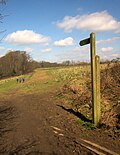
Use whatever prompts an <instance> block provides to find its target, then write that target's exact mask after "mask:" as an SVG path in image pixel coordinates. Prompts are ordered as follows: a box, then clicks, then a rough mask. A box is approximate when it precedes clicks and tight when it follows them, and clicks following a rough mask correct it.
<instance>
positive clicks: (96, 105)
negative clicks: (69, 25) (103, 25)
mask: <svg viewBox="0 0 120 155" xmlns="http://www.w3.org/2000/svg"><path fill="white" fill-rule="evenodd" d="M79 44H80V46H84V45H87V44H90V55H91V82H92V118H93V123H94V125H95V126H98V125H99V123H100V116H101V112H100V111H101V108H100V57H99V56H98V55H96V46H95V33H91V34H90V38H87V39H84V40H81V41H80V43H79Z"/></svg>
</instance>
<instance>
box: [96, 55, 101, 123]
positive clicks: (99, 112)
mask: <svg viewBox="0 0 120 155" xmlns="http://www.w3.org/2000/svg"><path fill="white" fill-rule="evenodd" d="M95 66H96V90H97V94H96V111H97V124H96V125H99V123H100V119H101V118H100V116H101V106H100V57H99V56H98V55H96V56H95Z"/></svg>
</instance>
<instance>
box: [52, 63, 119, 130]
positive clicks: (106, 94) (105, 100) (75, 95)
mask: <svg viewBox="0 0 120 155" xmlns="http://www.w3.org/2000/svg"><path fill="white" fill-rule="evenodd" d="M102 68H103V69H101V107H102V111H101V114H102V119H101V123H102V124H105V125H106V126H109V127H116V128H118V129H120V104H119V103H120V69H119V68H120V63H119V62H117V63H114V64H109V65H107V66H106V65H105V67H103V65H102ZM52 73H53V74H54V75H55V79H56V80H58V81H62V82H63V83H64V84H63V86H62V88H61V89H60V91H59V92H58V96H59V97H60V96H61V100H62V104H63V106H65V107H69V108H72V109H73V110H74V111H76V112H80V113H82V114H84V115H85V116H86V117H87V118H89V119H91V118H92V117H91V116H92V104H91V100H92V98H91V79H90V66H87V67H86V66H85V67H83V66H82V67H66V68H61V69H56V70H53V71H52Z"/></svg>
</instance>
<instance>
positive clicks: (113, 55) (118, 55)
mask: <svg viewBox="0 0 120 155" xmlns="http://www.w3.org/2000/svg"><path fill="white" fill-rule="evenodd" d="M111 56H112V57H120V54H112V55H111Z"/></svg>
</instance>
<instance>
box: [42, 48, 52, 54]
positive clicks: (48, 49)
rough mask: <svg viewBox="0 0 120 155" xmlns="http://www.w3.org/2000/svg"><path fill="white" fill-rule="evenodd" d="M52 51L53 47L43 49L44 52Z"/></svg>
mask: <svg viewBox="0 0 120 155" xmlns="http://www.w3.org/2000/svg"><path fill="white" fill-rule="evenodd" d="M51 51H52V49H51V48H46V49H43V50H42V52H43V53H49V52H51Z"/></svg>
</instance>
